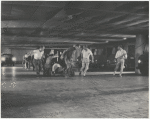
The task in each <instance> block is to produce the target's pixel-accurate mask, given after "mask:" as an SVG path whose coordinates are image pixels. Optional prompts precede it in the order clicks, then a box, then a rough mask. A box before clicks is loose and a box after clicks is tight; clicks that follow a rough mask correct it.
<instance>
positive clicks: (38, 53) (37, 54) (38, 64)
mask: <svg viewBox="0 0 150 119" xmlns="http://www.w3.org/2000/svg"><path fill="white" fill-rule="evenodd" d="M44 49H45V48H44V47H43V48H42V47H37V49H36V50H34V51H33V54H34V59H33V64H34V66H35V69H36V73H37V75H38V76H39V75H40V71H41V69H42V60H41V59H42V56H43V54H44Z"/></svg>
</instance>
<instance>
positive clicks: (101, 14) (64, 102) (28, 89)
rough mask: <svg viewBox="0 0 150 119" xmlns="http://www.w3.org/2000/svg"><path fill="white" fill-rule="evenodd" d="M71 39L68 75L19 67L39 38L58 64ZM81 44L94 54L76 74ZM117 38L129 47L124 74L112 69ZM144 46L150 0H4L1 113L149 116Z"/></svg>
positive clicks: (20, 115) (14, 115)
mask: <svg viewBox="0 0 150 119" xmlns="http://www.w3.org/2000/svg"><path fill="white" fill-rule="evenodd" d="M74 45H79V46H80V47H78V49H76V50H75V52H74V55H73V57H72V60H73V62H74V63H75V65H74V66H73V71H74V74H75V75H74V76H67V77H66V76H64V75H63V73H62V74H59V73H58V74H55V75H51V76H49V75H48V76H45V75H43V70H41V72H40V75H39V76H38V77H37V75H36V71H35V70H34V71H33V66H34V65H33V64H32V63H31V65H30V68H27V69H25V67H24V66H25V64H24V63H23V56H25V54H26V53H31V52H32V51H34V50H36V48H37V46H42V47H43V46H44V50H43V51H44V54H46V55H47V54H49V53H50V52H52V51H53V52H54V54H57V57H56V58H55V59H54V62H55V63H57V64H58V62H59V58H60V57H61V55H62V53H63V52H64V51H65V50H67V49H68V48H70V47H72V46H74ZM84 45H86V46H87V47H88V49H89V50H91V52H92V54H93V57H94V61H93V62H91V61H90V63H89V69H88V71H87V73H86V76H83V75H81V76H79V71H80V68H81V66H82V62H81V61H79V60H80V59H78V54H79V53H81V51H82V48H83V47H82V46H84ZM119 45H121V46H122V48H123V49H124V50H125V51H126V52H127V59H125V63H124V71H123V74H122V77H119V76H118V75H119V71H120V70H118V72H117V74H116V75H115V76H113V72H114V68H115V66H116V60H115V55H116V52H117V51H118V49H117V48H118V46H119ZM148 48H149V2H148V1H146V2H145V1H134V2H130V1H123V2H121V1H117V2H113V1H84V2H83V1H76V2H75V1H55V2H54V1H43V2H41V1H2V2H1V79H2V80H1V112H2V113H1V117H2V118H148V110H149V108H148V102H149V99H148V93H149V84H148V78H149V77H148V76H147V73H145V72H148V66H149V62H148V54H149V49H148ZM7 59H9V60H7ZM90 60H92V58H91V57H90ZM51 67H52V66H51ZM143 67H144V68H143ZM62 69H63V68H62Z"/></svg>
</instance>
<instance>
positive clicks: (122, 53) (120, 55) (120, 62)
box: [113, 45, 127, 77]
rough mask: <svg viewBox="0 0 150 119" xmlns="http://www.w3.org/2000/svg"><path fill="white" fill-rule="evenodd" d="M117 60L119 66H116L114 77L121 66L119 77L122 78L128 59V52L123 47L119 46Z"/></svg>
mask: <svg viewBox="0 0 150 119" xmlns="http://www.w3.org/2000/svg"><path fill="white" fill-rule="evenodd" d="M115 58H116V59H117V64H116V67H115V70H114V74H113V75H115V73H116V71H117V70H118V68H119V66H120V65H121V67H120V74H119V76H120V77H122V72H123V68H124V62H125V59H127V52H126V51H125V50H123V48H122V46H121V45H120V46H118V51H117V53H116V56H115Z"/></svg>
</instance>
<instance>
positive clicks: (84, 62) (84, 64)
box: [79, 45, 94, 76]
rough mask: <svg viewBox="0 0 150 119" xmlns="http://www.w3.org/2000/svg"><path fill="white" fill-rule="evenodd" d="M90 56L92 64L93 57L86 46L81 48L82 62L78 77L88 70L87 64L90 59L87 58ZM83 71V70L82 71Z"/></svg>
mask: <svg viewBox="0 0 150 119" xmlns="http://www.w3.org/2000/svg"><path fill="white" fill-rule="evenodd" d="M90 56H92V63H93V62H94V57H93V53H92V52H91V50H90V49H88V48H87V46H86V45H84V46H83V50H82V53H81V61H82V67H81V69H80V73H79V75H81V73H82V72H83V76H85V75H86V72H87V70H88V69H89V63H90V59H89V57H90ZM83 69H84V70H83Z"/></svg>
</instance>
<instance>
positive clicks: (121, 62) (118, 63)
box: [115, 59, 124, 74]
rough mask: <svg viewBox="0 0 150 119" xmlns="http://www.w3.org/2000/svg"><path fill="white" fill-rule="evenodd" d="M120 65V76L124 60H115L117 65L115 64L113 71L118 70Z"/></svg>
mask: <svg viewBox="0 0 150 119" xmlns="http://www.w3.org/2000/svg"><path fill="white" fill-rule="evenodd" d="M120 65H121V67H120V74H122V72H123V67H124V59H117V64H116V67H115V71H117V70H118V68H119V66H120Z"/></svg>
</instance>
